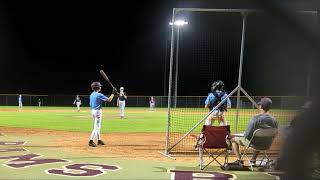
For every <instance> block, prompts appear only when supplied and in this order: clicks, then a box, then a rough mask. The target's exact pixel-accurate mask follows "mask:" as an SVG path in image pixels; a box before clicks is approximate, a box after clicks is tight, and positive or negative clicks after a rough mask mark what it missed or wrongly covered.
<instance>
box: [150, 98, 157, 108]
mask: <svg viewBox="0 0 320 180" xmlns="http://www.w3.org/2000/svg"><path fill="white" fill-rule="evenodd" d="M155 103H156V102H155V100H154V98H153V96H151V97H150V100H149V104H150V111H153V110H154V107H155Z"/></svg>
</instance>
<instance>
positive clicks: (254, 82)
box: [165, 8, 318, 155]
mask: <svg viewBox="0 0 320 180" xmlns="http://www.w3.org/2000/svg"><path fill="white" fill-rule="evenodd" d="M292 14H293V15H294V16H297V17H299V18H298V20H301V21H303V22H305V23H307V24H308V25H311V26H312V27H313V28H317V24H318V23H317V19H318V17H317V16H318V12H317V11H296V10H295V11H293V12H292ZM178 20H179V21H181V20H183V21H188V23H187V25H186V26H179V25H175V24H174V23H173V25H172V26H171V42H170V60H169V65H168V66H167V67H169V69H168V72H169V76H168V116H167V135H166V147H165V155H169V154H170V153H190V152H195V151H194V145H195V141H196V137H197V136H198V135H199V133H200V130H201V128H202V125H203V124H204V121H205V119H206V118H207V117H208V116H209V115H210V114H211V113H212V112H213V111H214V110H215V109H217V108H219V107H220V106H221V105H222V104H223V103H224V101H226V99H224V100H223V101H222V102H221V103H219V104H218V105H217V106H216V107H214V108H213V110H212V111H211V112H208V110H206V109H204V108H194V107H191V106H189V107H188V103H191V104H194V103H195V102H190V99H184V98H183V97H182V96H183V95H186V94H188V95H190V94H192V95H199V94H202V95H203V94H207V93H208V92H209V91H210V85H211V83H212V82H214V81H215V80H222V81H223V82H225V84H226V90H227V94H228V96H229V97H230V98H231V102H232V108H231V109H230V110H229V111H228V112H226V113H225V119H227V122H228V124H230V125H231V132H232V133H237V132H241V131H244V130H245V128H246V127H247V124H248V122H249V120H250V118H251V117H252V116H253V115H255V114H257V113H258V110H257V104H256V102H258V101H259V99H260V98H261V97H258V96H250V94H257V92H260V93H261V92H264V93H263V94H271V95H272V94H277V93H279V91H282V92H284V93H285V94H288V95H289V94H290V93H294V94H300V95H305V96H309V95H310V93H309V88H310V86H309V82H310V77H311V72H312V71H311V70H310V67H312V65H311V64H312V61H313V57H312V55H311V54H308V53H306V50H305V48H304V47H303V46H304V45H303V44H301V43H300V40H299V39H296V37H297V33H298V32H294V31H292V29H290V28H288V27H289V26H287V24H285V23H282V22H281V21H279V20H278V19H275V17H274V16H273V15H272V14H270V13H266V12H263V11H261V10H248V9H202V8H174V9H173V12H172V19H171V22H177V21H178ZM290 58H292V59H298V58H301V59H305V60H306V61H305V62H302V61H297V62H299V63H297V64H290V65H288V64H286V62H290V61H288V60H286V61H283V59H290ZM292 62H293V61H292ZM295 62H296V61H295ZM289 66H290V68H287V67H289ZM283 72H284V73H283ZM293 72H299V73H297V75H296V76H294V77H286V73H288V74H294V73H293ZM297 84H300V85H301V86H299V87H298V88H297V86H296V85H297ZM278 88H280V89H278ZM268 97H270V96H268ZM205 98H206V97H203V99H202V100H198V103H199V102H200V103H199V106H204V104H203V102H204V100H205ZM271 99H272V100H273V110H272V111H271V114H272V115H274V116H275V118H276V119H277V120H278V122H279V124H280V126H286V125H288V124H289V123H290V120H291V119H292V118H293V117H294V116H295V114H296V112H297V110H298V109H300V107H301V105H302V104H303V103H304V102H305V101H306V100H307V99H308V98H306V97H300V98H297V99H299V100H297V99H295V100H289V99H286V100H284V99H281V98H278V97H271ZM193 100H195V99H193ZM201 102H202V103H201ZM184 105H186V106H185V107H183V106H184Z"/></svg>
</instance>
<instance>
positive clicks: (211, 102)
mask: <svg viewBox="0 0 320 180" xmlns="http://www.w3.org/2000/svg"><path fill="white" fill-rule="evenodd" d="M227 96H228V95H227V93H226V92H225V91H224V83H223V82H222V81H221V80H218V81H216V82H214V83H212V87H211V92H210V93H209V95H208V97H207V99H206V101H205V108H209V110H210V111H211V110H212V109H213V108H214V107H215V106H217V105H218V104H219V103H220V102H221V101H222V100H223V99H225V98H226V97H227ZM227 108H231V101H230V99H229V98H228V99H227V100H226V101H225V103H223V104H222V105H221V106H220V107H218V108H217V109H216V110H214V111H213V112H212V113H211V114H210V116H208V118H207V119H206V122H205V125H212V124H213V123H214V122H212V121H214V120H216V119H217V120H218V121H219V124H220V126H225V125H227V123H226V120H225V119H224V112H225V111H227Z"/></svg>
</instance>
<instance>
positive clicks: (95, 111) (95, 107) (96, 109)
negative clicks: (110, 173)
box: [89, 82, 118, 147]
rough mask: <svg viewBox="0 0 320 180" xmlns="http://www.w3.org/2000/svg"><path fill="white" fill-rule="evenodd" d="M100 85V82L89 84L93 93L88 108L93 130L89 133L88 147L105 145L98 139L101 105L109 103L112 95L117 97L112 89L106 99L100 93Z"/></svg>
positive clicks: (115, 91) (115, 90) (114, 89)
mask: <svg viewBox="0 0 320 180" xmlns="http://www.w3.org/2000/svg"><path fill="white" fill-rule="evenodd" d="M101 86H102V85H101V84H100V82H93V83H92V84H91V88H92V90H93V92H92V93H91V95H90V107H91V114H92V117H93V120H94V128H93V131H92V133H91V137H90V141H89V146H92V147H96V146H97V144H98V145H105V143H104V142H103V141H102V140H101V139H100V138H101V137H100V128H101V120H102V105H103V102H105V101H107V102H111V101H112V99H113V97H114V95H117V94H118V92H117V89H116V88H113V90H112V94H111V95H110V96H109V97H106V96H105V95H103V94H102V93H100V91H101ZM95 138H97V139H98V143H97V144H95V143H94V142H93V140H94V139H95Z"/></svg>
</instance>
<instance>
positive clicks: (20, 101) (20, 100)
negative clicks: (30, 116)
mask: <svg viewBox="0 0 320 180" xmlns="http://www.w3.org/2000/svg"><path fill="white" fill-rule="evenodd" d="M18 103H19V110H22V106H23V105H22V95H21V94H20V95H19V97H18Z"/></svg>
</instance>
